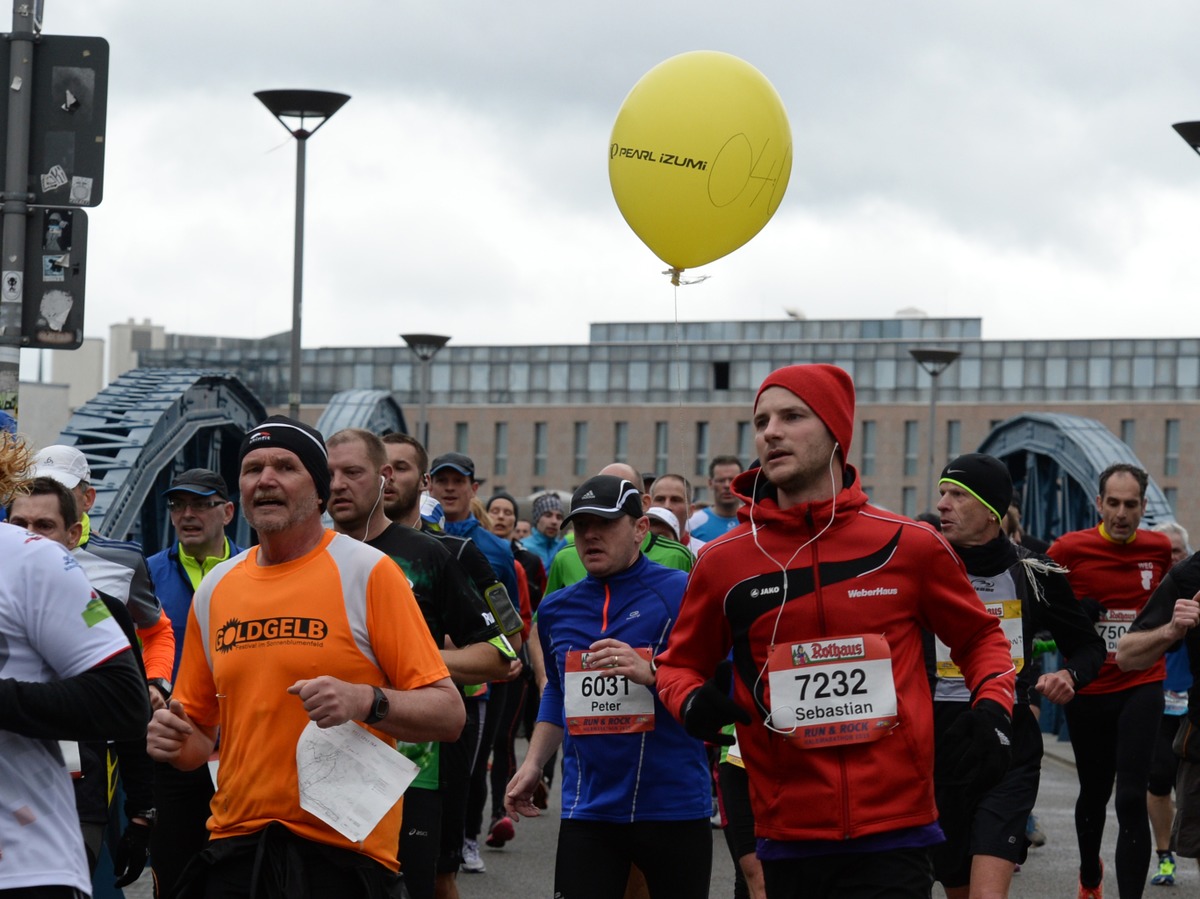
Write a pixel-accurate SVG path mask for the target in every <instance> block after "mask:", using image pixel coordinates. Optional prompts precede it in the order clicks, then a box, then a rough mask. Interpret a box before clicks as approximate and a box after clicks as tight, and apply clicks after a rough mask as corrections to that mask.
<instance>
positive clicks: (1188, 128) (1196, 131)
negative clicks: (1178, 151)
mask: <svg viewBox="0 0 1200 899" xmlns="http://www.w3.org/2000/svg"><path fill="white" fill-rule="evenodd" d="M1171 127H1172V128H1174V129H1175V131H1176V132H1177V133H1178V134H1179V136H1180V137H1182V138H1183V139H1184V140H1185V141H1187V145H1188V146H1189V147H1191V148H1192V149H1193V150H1195V151H1196V152H1197V153H1200V122H1176V123H1175V124H1174V125H1172V126H1171Z"/></svg>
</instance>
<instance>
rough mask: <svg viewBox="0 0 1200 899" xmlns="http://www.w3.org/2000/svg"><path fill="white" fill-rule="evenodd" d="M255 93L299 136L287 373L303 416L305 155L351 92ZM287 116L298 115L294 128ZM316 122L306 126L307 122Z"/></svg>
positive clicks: (296, 412) (291, 410) (295, 413)
mask: <svg viewBox="0 0 1200 899" xmlns="http://www.w3.org/2000/svg"><path fill="white" fill-rule="evenodd" d="M254 96H256V97H258V99H259V100H260V101H261V102H262V104H263V106H265V107H267V109H269V110H270V112H271V115H273V116H275V118H277V119H278V120H279V124H280V125H282V126H283V127H284V128H285V129H286V130H287V132H288V134H290V135H291V136H292V137H294V138H296V249H295V258H294V263H293V265H294V267H293V269H292V358H291V372H290V375H289V377H288V415H290V416H291V417H292V418H295V419H299V418H300V321H301V306H302V302H301V301H302V298H303V296H304V156H305V147H306V146H307V144H308V139H309V138H310V137H312V136H313V135H314V134H316V133H317V130H318V129H319V128H320V127H321V126H322V125H324V124H325V123H326V122H328V121H329V119H330V118H332V116H333V114H334V113H335V112H337V111H338V110H339V109H341V108H342V107H343V106H345V105H346V101H347V100H349V99H350V95H349V94H337V93H334V92H332V91H303V90H279V91H256V92H255V94H254ZM284 119H299V125H298V126H297V127H295V128H293V127H292V126H291V125H289V124H288V123H287V122H285V121H284ZM313 120H316V125H315V126H313V127H312V128H306V127H305V124H306V122H311V121H313Z"/></svg>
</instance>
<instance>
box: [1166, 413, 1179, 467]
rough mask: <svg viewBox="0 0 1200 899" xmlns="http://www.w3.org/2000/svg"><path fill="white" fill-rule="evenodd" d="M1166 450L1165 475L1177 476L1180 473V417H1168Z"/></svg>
mask: <svg viewBox="0 0 1200 899" xmlns="http://www.w3.org/2000/svg"><path fill="white" fill-rule="evenodd" d="M1165 443H1166V452H1165V453H1164V454H1163V475H1165V476H1166V477H1168V478H1170V477H1175V476H1176V475H1178V474H1179V419H1178V418H1168V419H1167V434H1166V441H1165Z"/></svg>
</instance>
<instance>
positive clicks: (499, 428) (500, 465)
mask: <svg viewBox="0 0 1200 899" xmlns="http://www.w3.org/2000/svg"><path fill="white" fill-rule="evenodd" d="M492 474H494V475H506V474H508V422H506V421H498V422H496V438H495V458H494V459H493V460H492Z"/></svg>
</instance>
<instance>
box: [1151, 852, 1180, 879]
mask: <svg viewBox="0 0 1200 899" xmlns="http://www.w3.org/2000/svg"><path fill="white" fill-rule="evenodd" d="M1150 882H1151V883H1152V884H1154V885H1155V886H1156V887H1173V886H1175V856H1173V855H1172V854H1171V853H1169V852H1164V853H1160V854H1159V856H1158V873H1157V874H1155V875H1154V876H1153V877H1151V878H1150Z"/></svg>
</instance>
